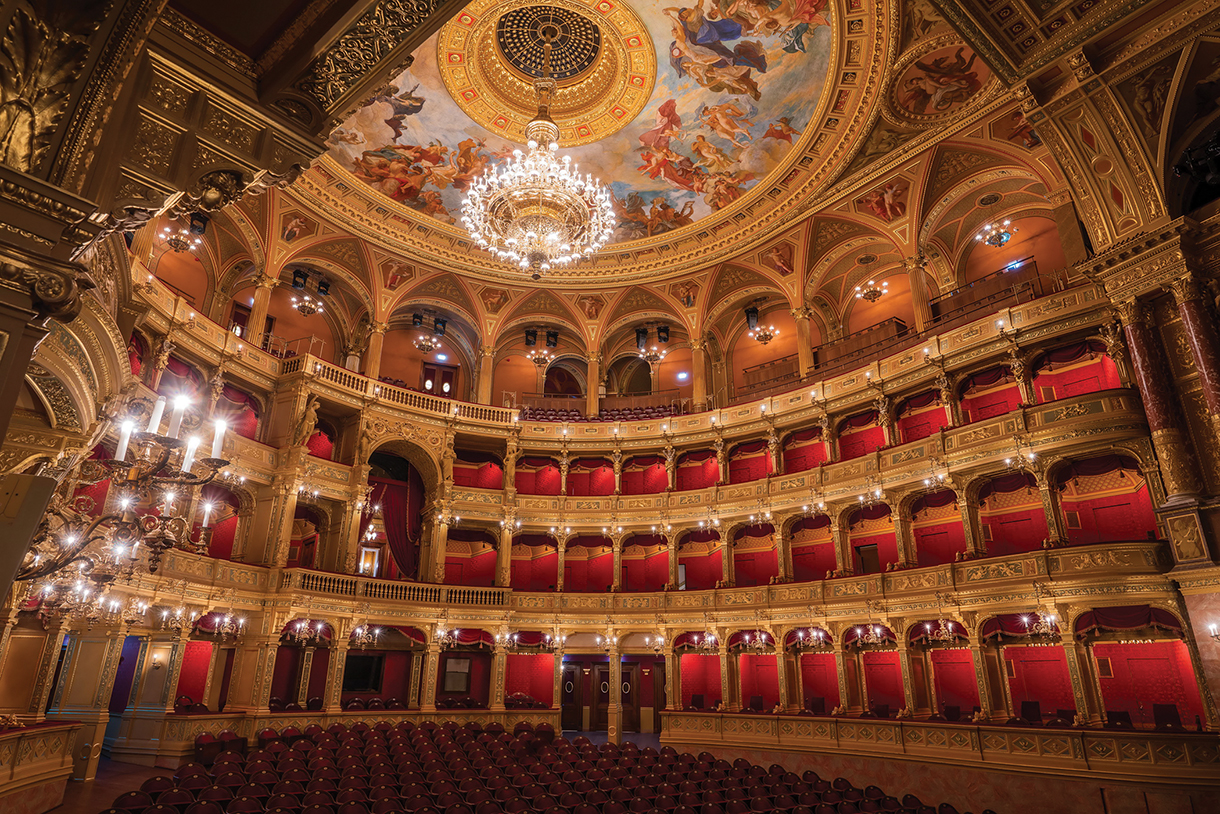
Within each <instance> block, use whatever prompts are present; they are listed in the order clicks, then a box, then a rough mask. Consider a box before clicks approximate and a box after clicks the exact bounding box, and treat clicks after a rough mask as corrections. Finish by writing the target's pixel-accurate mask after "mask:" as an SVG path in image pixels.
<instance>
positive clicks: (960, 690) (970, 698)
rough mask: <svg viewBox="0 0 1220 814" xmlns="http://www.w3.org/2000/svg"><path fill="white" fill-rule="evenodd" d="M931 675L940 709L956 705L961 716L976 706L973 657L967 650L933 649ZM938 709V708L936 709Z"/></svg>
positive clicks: (977, 689)
mask: <svg viewBox="0 0 1220 814" xmlns="http://www.w3.org/2000/svg"><path fill="white" fill-rule="evenodd" d="M932 675H933V681H934V683H935V685H936V699H937V701H938V702H939V703H940V710H943V709H944V708H945V707H946V706H950V707H958V708H959V709H960V710H961V711H962V715H963V717H968V716H969V714H970V711H971V710H972V709H974V708H975V707H976V706H978V703H979V685H978V681H977V680H976V679H975V675H974V658H973V656H971V654H970V651H969V650H964V649H963V650H958V649H956V648H955V649H951V650H941V649H937V650H933V651H932ZM938 711H939V710H938Z"/></svg>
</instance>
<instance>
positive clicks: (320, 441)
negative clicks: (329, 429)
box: [305, 430, 335, 461]
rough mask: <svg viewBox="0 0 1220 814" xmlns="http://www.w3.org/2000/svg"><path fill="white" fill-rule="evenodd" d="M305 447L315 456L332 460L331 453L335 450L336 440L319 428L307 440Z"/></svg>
mask: <svg viewBox="0 0 1220 814" xmlns="http://www.w3.org/2000/svg"><path fill="white" fill-rule="evenodd" d="M305 448H306V449H308V450H309V454H310V455H313V456H314V457H315V458H325V459H326V460H328V461H329V460H331V455H332V454H334V451H335V442H334V441H332V440H331V439H330V437H329V436H328V435H327V434H326V433H324V432H322V431H321V430H319V431H318V432H315V433H314V434H313V435H311V436H310V437H309V440H308V441H306V442H305Z"/></svg>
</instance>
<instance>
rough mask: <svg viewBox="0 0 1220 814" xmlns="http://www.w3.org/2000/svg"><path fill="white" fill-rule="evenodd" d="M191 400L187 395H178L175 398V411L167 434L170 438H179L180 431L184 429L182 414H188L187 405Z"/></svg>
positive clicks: (170, 419) (171, 416)
mask: <svg viewBox="0 0 1220 814" xmlns="http://www.w3.org/2000/svg"><path fill="white" fill-rule="evenodd" d="M190 403H191V400H190V399H189V398H187V397H186V396H178V397H177V398H175V399H174V412H173V414H172V415H170V418H169V431H168V432H166V433H165V434H166V435H167V436H169V437H170V438H177V437H178V432H179V431H180V430H181V429H182V416H184V415H185V414H186V408H187V405H189V404H190Z"/></svg>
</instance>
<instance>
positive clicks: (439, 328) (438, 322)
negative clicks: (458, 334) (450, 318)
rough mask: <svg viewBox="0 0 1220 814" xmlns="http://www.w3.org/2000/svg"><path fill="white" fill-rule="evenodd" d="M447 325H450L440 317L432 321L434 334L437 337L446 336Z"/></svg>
mask: <svg viewBox="0 0 1220 814" xmlns="http://www.w3.org/2000/svg"><path fill="white" fill-rule="evenodd" d="M446 324H448V323H446V322H445V320H443V319H441V318H440V317H437V318H436V319H434V320H432V333H434V334H436V335H437V336H444V335H445V325H446Z"/></svg>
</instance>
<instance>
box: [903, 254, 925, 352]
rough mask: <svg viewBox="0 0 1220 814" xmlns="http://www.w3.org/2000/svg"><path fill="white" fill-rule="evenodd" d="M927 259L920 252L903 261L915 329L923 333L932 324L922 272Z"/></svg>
mask: <svg viewBox="0 0 1220 814" xmlns="http://www.w3.org/2000/svg"><path fill="white" fill-rule="evenodd" d="M926 264H927V259H926V258H924V256H923V255H922V254H920V255H917V256H916V257H911V258H908V259H907V260H905V261H903V265H904V266H906V270H907V281H908V282H909V283H910V285H911V305H912V306H913V307H914V309H915V330H917V331H919V332H920V333H923V332H924V331H925V330H927V329H928V326H929V325H931V324H932V306H931V305H930V304H929V303H928V278H927V276H926V275H925V274H924V266H925V265H926Z"/></svg>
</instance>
